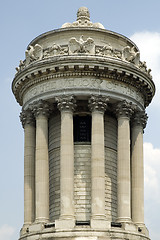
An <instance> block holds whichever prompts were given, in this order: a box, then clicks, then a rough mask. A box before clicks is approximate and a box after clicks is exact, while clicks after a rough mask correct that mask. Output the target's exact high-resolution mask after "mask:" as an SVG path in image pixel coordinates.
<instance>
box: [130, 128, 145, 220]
mask: <svg viewBox="0 0 160 240" xmlns="http://www.w3.org/2000/svg"><path fill="white" fill-rule="evenodd" d="M143 170H144V169H143V128H142V127H141V126H134V127H133V129H132V220H133V222H135V223H144V172H143Z"/></svg>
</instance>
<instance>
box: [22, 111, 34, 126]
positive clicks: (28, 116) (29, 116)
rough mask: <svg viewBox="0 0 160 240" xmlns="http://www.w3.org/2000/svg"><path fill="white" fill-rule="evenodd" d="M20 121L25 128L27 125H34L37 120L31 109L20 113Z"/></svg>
mask: <svg viewBox="0 0 160 240" xmlns="http://www.w3.org/2000/svg"><path fill="white" fill-rule="evenodd" d="M20 121H21V123H22V126H23V128H24V127H25V125H26V124H30V125H34V124H35V119H34V115H33V113H32V110H31V109H27V110H22V112H21V113H20Z"/></svg>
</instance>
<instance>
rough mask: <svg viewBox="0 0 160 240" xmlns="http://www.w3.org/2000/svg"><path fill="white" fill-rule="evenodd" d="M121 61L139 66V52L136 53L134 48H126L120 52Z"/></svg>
mask: <svg viewBox="0 0 160 240" xmlns="http://www.w3.org/2000/svg"><path fill="white" fill-rule="evenodd" d="M122 60H124V61H128V62H131V63H134V64H135V65H136V66H138V65H139V61H140V52H137V51H136V49H135V47H134V46H133V47H129V46H126V47H125V48H124V49H123V51H122Z"/></svg>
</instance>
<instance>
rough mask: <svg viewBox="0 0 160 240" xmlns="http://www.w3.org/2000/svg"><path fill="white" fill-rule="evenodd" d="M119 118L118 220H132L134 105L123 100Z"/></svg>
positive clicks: (119, 107)
mask: <svg viewBox="0 0 160 240" xmlns="http://www.w3.org/2000/svg"><path fill="white" fill-rule="evenodd" d="M116 113H117V118H118V149H117V150H118V152H117V188H118V189H117V195H118V196H117V198H118V214H117V221H119V222H130V221H131V177H130V116H131V114H132V106H131V104H130V103H127V102H126V101H122V102H120V103H119V104H118V105H117V108H116Z"/></svg>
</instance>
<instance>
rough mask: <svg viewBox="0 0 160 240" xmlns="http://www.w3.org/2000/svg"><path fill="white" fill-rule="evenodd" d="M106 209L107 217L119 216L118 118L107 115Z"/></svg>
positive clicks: (111, 219) (110, 219) (112, 218)
mask: <svg viewBox="0 0 160 240" xmlns="http://www.w3.org/2000/svg"><path fill="white" fill-rule="evenodd" d="M104 120H105V122H104V125H105V133H104V136H105V184H106V187H105V209H106V215H107V219H108V220H109V221H113V222H114V221H115V219H116V217H117V120H116V119H115V118H114V117H112V116H109V115H105V118H104Z"/></svg>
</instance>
